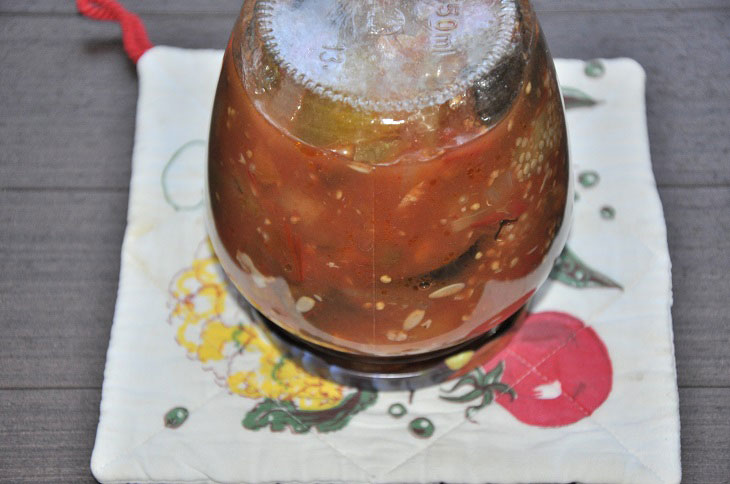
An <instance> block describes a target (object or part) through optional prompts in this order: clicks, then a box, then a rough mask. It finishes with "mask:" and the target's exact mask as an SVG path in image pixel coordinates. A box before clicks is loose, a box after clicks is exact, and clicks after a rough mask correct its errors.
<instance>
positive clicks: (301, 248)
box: [208, 0, 572, 362]
mask: <svg viewBox="0 0 730 484" xmlns="http://www.w3.org/2000/svg"><path fill="white" fill-rule="evenodd" d="M570 179H571V177H570V168H569V161H568V149H567V139H566V131H565V120H564V114H563V106H562V101H561V97H560V92H559V88H558V85H557V82H556V77H555V70H554V66H553V63H552V59H551V57H550V54H549V52H548V50H547V46H546V44H545V40H544V37H543V35H542V33H541V30H540V27H539V24H538V22H537V20H536V18H535V14H534V12H533V11H532V9H531V7H530V5H529V3H528V2H526V1H514V0H511V1H508V0H502V1H499V0H491V1H490V0H461V1H453V2H452V1H446V0H442V1H425V0H414V1H411V2H400V1H391V0H381V1H370V2H364V1H354V0H353V1H348V0H298V1H295V0H289V1H277V0H259V1H246V2H245V3H244V5H243V8H242V11H241V14H240V16H239V18H238V19H237V21H236V24H235V26H234V29H233V33H232V36H231V38H230V41H229V44H228V47H227V49H226V52H225V56H224V60H223V69H222V72H221V76H220V81H219V84H218V90H217V93H216V97H215V105H214V108H213V116H212V123H211V131H210V146H209V160H208V210H209V213H208V216H209V232H210V236H211V240H212V242H213V245H214V248H215V250H216V253H217V254H218V256H219V258H220V260H221V263H222V265H223V267H224V269H225V270H226V272H227V273H228V275H229V276H230V278H231V279H232V281H233V282H234V284H235V285H236V287H237V288H238V289H239V291H240V292H241V293H242V294H243V295H244V296H245V298H246V299H247V300H248V301H249V302H250V303H251V304H252V305H253V306H254V307H255V308H256V309H257V310H258V311H260V313H262V314H263V315H264V316H265V317H266V318H268V319H269V320H270V321H272V322H273V323H275V325H277V326H278V327H279V328H281V329H283V330H284V331H285V332H286V333H288V334H290V335H293V336H294V337H295V338H297V339H299V340H301V341H304V342H306V343H307V344H309V345H311V346H312V347H313V348H321V349H324V350H326V351H330V352H335V353H337V354H339V355H340V356H343V355H344V357H345V359H347V358H348V355H350V356H351V357H352V359H353V361H356V360H357V359H358V358H361V357H366V358H370V361H372V359H375V360H378V359H380V360H382V361H389V360H391V361H395V360H398V361H401V362H407V361H408V359H409V358H410V359H412V360H413V361H417V360H423V359H424V358H427V357H428V355H433V354H437V353H438V354H443V352H447V353H448V350H450V349H454V348H458V347H459V345H463V344H466V343H467V342H469V341H471V340H473V339H474V338H478V337H480V336H481V335H483V334H485V333H487V332H489V331H490V330H494V328H495V327H496V326H497V325H499V324H500V323H501V322H503V321H505V320H506V319H507V318H509V317H510V316H512V315H513V314H514V313H516V312H517V311H518V310H519V309H520V308H521V307H523V306H524V305H525V303H526V302H527V301H528V300H529V298H530V296H531V295H532V294H533V293H534V291H535V290H536V288H537V287H538V286H539V285H540V284H541V283H542V282H543V281H544V280H545V279H546V278H547V275H548V273H549V271H550V269H551V268H552V265H553V262H554V260H555V259H556V257H557V256H558V255H559V253H560V251H561V250H562V247H563V245H564V243H565V239H566V236H567V231H568V225H569V223H568V222H569V220H570V214H571V208H572V185H571V182H570Z"/></svg>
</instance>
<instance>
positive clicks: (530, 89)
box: [525, 82, 532, 94]
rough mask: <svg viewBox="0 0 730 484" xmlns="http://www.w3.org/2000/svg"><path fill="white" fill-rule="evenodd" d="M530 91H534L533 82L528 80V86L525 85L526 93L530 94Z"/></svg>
mask: <svg viewBox="0 0 730 484" xmlns="http://www.w3.org/2000/svg"><path fill="white" fill-rule="evenodd" d="M530 91H532V83H531V82H528V83H527V87H525V93H526V94H530Z"/></svg>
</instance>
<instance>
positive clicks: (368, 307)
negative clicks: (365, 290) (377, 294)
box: [362, 301, 373, 309]
mask: <svg viewBox="0 0 730 484" xmlns="http://www.w3.org/2000/svg"><path fill="white" fill-rule="evenodd" d="M362 307H364V308H365V309H370V308H371V307H373V303H371V302H370V301H368V302H366V303H363V305H362Z"/></svg>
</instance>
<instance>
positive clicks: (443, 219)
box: [439, 218, 449, 225]
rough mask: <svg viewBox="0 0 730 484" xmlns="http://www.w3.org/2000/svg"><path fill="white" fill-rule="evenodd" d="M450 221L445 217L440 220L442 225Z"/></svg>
mask: <svg viewBox="0 0 730 484" xmlns="http://www.w3.org/2000/svg"><path fill="white" fill-rule="evenodd" d="M448 222H449V221H448V220H446V219H445V218H442V219H441V220H439V223H440V224H441V225H446V224H447V223H448Z"/></svg>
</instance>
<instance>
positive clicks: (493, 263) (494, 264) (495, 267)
mask: <svg viewBox="0 0 730 484" xmlns="http://www.w3.org/2000/svg"><path fill="white" fill-rule="evenodd" d="M490 267H491V268H492V270H493V271H496V270H499V261H498V260H495V261H494V262H492V265H491V266H490Z"/></svg>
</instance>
